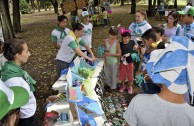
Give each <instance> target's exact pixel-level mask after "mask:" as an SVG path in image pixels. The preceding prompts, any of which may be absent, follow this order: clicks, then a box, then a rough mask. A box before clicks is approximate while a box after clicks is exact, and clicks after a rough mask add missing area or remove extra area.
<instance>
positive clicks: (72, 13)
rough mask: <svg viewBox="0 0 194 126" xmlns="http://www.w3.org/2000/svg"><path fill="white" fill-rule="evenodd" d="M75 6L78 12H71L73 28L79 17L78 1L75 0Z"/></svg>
mask: <svg viewBox="0 0 194 126" xmlns="http://www.w3.org/2000/svg"><path fill="white" fill-rule="evenodd" d="M74 2H75V5H76V10H75V11H72V12H71V26H73V24H74V23H77V21H76V17H77V16H78V12H77V10H78V9H77V3H76V0H74Z"/></svg>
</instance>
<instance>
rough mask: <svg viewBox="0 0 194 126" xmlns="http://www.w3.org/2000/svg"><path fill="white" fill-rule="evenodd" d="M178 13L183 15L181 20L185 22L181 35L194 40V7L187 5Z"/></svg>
mask: <svg viewBox="0 0 194 126" xmlns="http://www.w3.org/2000/svg"><path fill="white" fill-rule="evenodd" d="M178 14H180V15H181V21H182V23H183V24H184V25H183V28H182V30H181V34H180V35H181V36H187V37H188V38H190V39H191V40H192V41H194V7H193V6H186V7H185V8H184V9H183V10H182V11H178Z"/></svg>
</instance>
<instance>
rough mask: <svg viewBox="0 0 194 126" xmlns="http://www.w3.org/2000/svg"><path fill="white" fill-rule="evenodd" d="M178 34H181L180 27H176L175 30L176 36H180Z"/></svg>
mask: <svg viewBox="0 0 194 126" xmlns="http://www.w3.org/2000/svg"><path fill="white" fill-rule="evenodd" d="M180 33H181V26H180V25H178V26H177V29H176V36H180Z"/></svg>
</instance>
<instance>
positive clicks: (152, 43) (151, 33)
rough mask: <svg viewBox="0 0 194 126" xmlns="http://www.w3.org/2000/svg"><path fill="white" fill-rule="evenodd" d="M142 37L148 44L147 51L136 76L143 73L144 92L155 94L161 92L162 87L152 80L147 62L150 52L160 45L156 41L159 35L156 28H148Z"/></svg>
mask: <svg viewBox="0 0 194 126" xmlns="http://www.w3.org/2000/svg"><path fill="white" fill-rule="evenodd" d="M142 39H143V41H144V43H145V45H146V49H145V52H144V53H142V54H143V56H142V57H143V58H142V60H141V63H140V67H139V70H138V71H137V72H136V76H137V75H139V74H143V76H144V81H145V82H143V83H142V84H141V86H142V89H143V92H144V93H148V94H154V93H158V92H160V88H159V87H158V86H156V85H154V84H153V83H152V80H151V79H150V78H149V77H148V76H147V72H146V64H147V62H148V60H149V59H150V54H151V52H152V51H153V50H155V49H156V48H157V46H158V44H157V43H156V41H157V35H156V31H155V30H154V29H149V30H147V31H146V32H145V33H144V34H143V35H142Z"/></svg>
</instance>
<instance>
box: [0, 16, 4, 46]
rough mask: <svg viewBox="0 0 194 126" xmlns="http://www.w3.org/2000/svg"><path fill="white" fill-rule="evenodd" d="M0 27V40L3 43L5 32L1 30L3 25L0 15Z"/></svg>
mask: <svg viewBox="0 0 194 126" xmlns="http://www.w3.org/2000/svg"><path fill="white" fill-rule="evenodd" d="M0 27H1V30H2V34H0V40H1V41H3V42H4V41H5V38H4V35H5V31H4V30H3V27H4V25H3V23H2V15H1V13H0Z"/></svg>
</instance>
